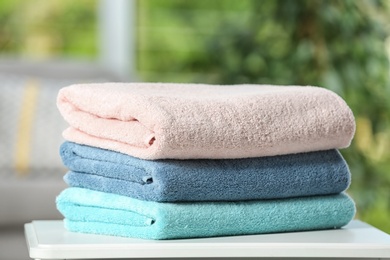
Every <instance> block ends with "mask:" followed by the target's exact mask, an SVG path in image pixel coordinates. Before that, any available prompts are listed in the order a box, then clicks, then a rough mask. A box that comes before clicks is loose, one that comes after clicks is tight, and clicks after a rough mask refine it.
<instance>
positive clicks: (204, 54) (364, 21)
mask: <svg viewBox="0 0 390 260" xmlns="http://www.w3.org/2000/svg"><path fill="white" fill-rule="evenodd" d="M138 3H139V10H140V13H139V14H140V15H139V33H138V36H139V38H138V40H139V42H138V44H139V45H138V46H139V58H138V66H139V69H140V73H141V76H142V77H143V79H144V80H146V81H170V82H172V81H175V82H203V83H218V84H238V83H259V84H286V85H293V84H297V85H317V86H322V87H325V88H328V89H331V90H333V91H335V92H336V93H338V94H339V95H340V96H342V97H343V98H344V99H345V100H346V102H347V103H348V104H349V106H350V107H351V108H352V110H353V112H354V115H355V117H356V122H357V132H356V135H355V138H354V141H353V143H352V145H351V146H350V147H349V148H348V149H343V150H342V153H343V155H344V157H345V159H346V161H347V162H348V164H349V166H350V169H351V172H352V185H351V187H350V189H349V190H348V192H349V193H350V194H351V195H352V196H353V198H354V199H355V201H356V203H357V207H358V218H360V219H362V220H364V221H367V222H369V223H371V224H372V225H374V226H377V227H379V228H381V229H382V230H385V231H387V232H389V233H390V149H389V147H390V78H389V69H390V67H389V53H388V52H389V47H390V40H389V39H390V38H388V37H389V33H390V31H389V29H390V27H389V26H390V6H389V3H390V2H388V1H380V0H378V1H377V0H262V1H256V0H241V1H235V0H214V1H206V0H199V1H179V0H170V1H167V0H164V1H162V0H147V1H139V2H138Z"/></svg>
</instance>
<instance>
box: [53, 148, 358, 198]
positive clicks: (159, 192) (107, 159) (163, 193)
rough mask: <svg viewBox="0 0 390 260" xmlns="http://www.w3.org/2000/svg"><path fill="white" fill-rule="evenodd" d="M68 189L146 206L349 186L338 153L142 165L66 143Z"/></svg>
mask: <svg viewBox="0 0 390 260" xmlns="http://www.w3.org/2000/svg"><path fill="white" fill-rule="evenodd" d="M60 155H61V158H62V160H63V162H64V164H65V166H66V167H68V168H69V169H70V170H71V171H70V172H68V173H67V174H66V175H65V177H64V179H65V181H66V183H68V185H69V186H73V187H82V188H88V189H93V190H98V191H103V192H109V193H115V194H120V195H124V196H129V197H133V198H137V199H141V200H151V201H220V200H250V199H274V198H286V197H298V196H311V195H324V194H333V193H340V192H342V191H344V190H346V189H347V188H348V186H349V184H350V172H349V169H348V166H347V164H346V162H345V161H344V159H343V158H342V156H341V154H340V153H339V152H338V151H337V150H335V149H333V150H326V151H318V152H310V153H300V154H289V155H282V156H272V157H258V158H246V159H236V160H232V159H220V160H155V161H149V160H142V159H138V158H135V157H132V156H129V155H126V154H122V153H118V152H114V151H109V150H104V149H100V148H96V147H90V146H85V145H79V144H76V143H71V142H65V143H63V144H62V145H61V148H60Z"/></svg>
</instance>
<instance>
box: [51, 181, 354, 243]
mask: <svg viewBox="0 0 390 260" xmlns="http://www.w3.org/2000/svg"><path fill="white" fill-rule="evenodd" d="M56 204H57V208H58V210H59V211H60V212H61V213H62V214H63V215H64V216H65V220H64V223H65V227H66V228H67V229H68V230H70V231H75V232H83V233H94V234H105V235H115V236H124V237H135V238H144V239H173V238H191V237H212V236H225V235H246V234H261V233H273V232H289V231H303V230H319V229H332V228H340V227H342V226H344V225H346V224H347V223H348V222H350V221H351V220H352V218H353V217H354V215H355V204H354V202H353V200H352V199H351V198H350V197H349V196H347V195H346V194H344V193H341V194H337V195H326V196H313V197H303V198H290V199H278V200H257V201H255V200H254V201H238V202H176V203H161V202H153V201H142V200H137V199H134V198H130V197H126V196H121V195H116V194H110V193H104V192H99V191H93V190H88V189H83V188H74V187H72V188H67V189H65V190H64V191H63V192H62V193H61V194H60V195H59V196H58V197H57V200H56Z"/></svg>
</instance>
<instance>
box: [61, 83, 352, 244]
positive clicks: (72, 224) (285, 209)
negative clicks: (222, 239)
mask: <svg viewBox="0 0 390 260" xmlns="http://www.w3.org/2000/svg"><path fill="white" fill-rule="evenodd" d="M57 104H58V108H59V110H60V112H61V114H62V116H63V117H64V119H65V120H66V121H67V122H68V123H69V125H70V126H69V128H68V129H66V130H65V131H64V133H63V136H64V138H65V140H66V141H65V142H64V143H63V144H62V146H61V151H60V154H61V157H62V159H63V162H64V164H65V166H66V167H67V168H69V172H68V173H67V174H66V175H65V177H64V179H65V181H66V182H67V184H68V185H69V186H70V187H68V188H66V189H65V190H64V191H62V192H61V194H60V195H59V196H58V197H57V200H56V204H57V208H58V210H59V211H60V212H61V213H62V214H63V215H64V217H65V219H64V225H65V227H66V228H67V229H68V230H70V231H76V232H85V233H95V234H106V235H116V236H125V237H135V238H144V239H173V238H190V237H212V236H225V235H248V234H261V233H274V232H292V231H303V230H320V229H332V228H340V227H342V226H344V225H346V224H347V223H348V222H350V221H351V220H352V219H353V217H354V215H355V204H354V202H353V200H352V199H351V198H350V197H349V196H348V195H347V194H346V193H345V190H346V189H347V188H348V187H349V184H350V179H351V177H350V172H349V169H348V166H347V164H346V162H345V161H344V159H343V157H342V156H341V154H340V153H339V151H338V149H341V148H346V147H348V146H349V145H350V142H351V140H352V138H353V135H354V132H355V121H354V117H353V114H352V112H351V110H350V108H349V107H348V106H347V104H346V103H345V102H344V101H343V100H342V99H341V98H340V97H339V96H338V95H336V94H335V93H333V92H331V91H329V90H326V89H323V88H318V87H310V86H271V85H231V86H221V85H204V84H168V83H105V84H80V85H72V86H69V87H66V88H63V89H62V90H61V91H60V92H59V94H58V100H57Z"/></svg>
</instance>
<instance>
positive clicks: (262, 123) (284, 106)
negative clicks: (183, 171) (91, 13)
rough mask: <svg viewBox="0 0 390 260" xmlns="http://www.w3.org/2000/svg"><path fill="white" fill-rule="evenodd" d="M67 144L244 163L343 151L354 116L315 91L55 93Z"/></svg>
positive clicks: (159, 86) (109, 88) (109, 86)
mask: <svg viewBox="0 0 390 260" xmlns="http://www.w3.org/2000/svg"><path fill="white" fill-rule="evenodd" d="M57 105H58V108H59V110H60V112H61V114H62V116H63V117H64V118H65V120H66V121H67V122H68V123H69V124H70V127H69V128H68V129H67V130H65V131H64V133H63V135H64V137H65V139H66V140H68V141H73V142H76V143H81V144H87V145H91V146H97V147H100V148H106V149H110V150H115V151H119V152H122V153H126V154H129V155H132V156H135V157H139V158H143V159H163V158H176V159H195V158H246V157H260V156H272V155H280V154H290V153H300V152H308V151H316V150H327V149H333V148H345V147H347V146H349V144H350V142H351V139H352V137H353V134H354V131H355V121H354V117H353V114H352V112H351V110H350V108H349V107H348V106H347V104H346V103H345V102H344V100H342V99H341V98H340V97H339V96H337V95H336V94H335V93H333V92H331V91H329V90H326V89H323V88H318V87H308V86H307V87H301V86H271V85H231V86H220V85H203V84H169V83H106V84H81V85H72V86H69V87H65V88H63V89H62V90H60V92H59V94H58V98H57Z"/></svg>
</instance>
